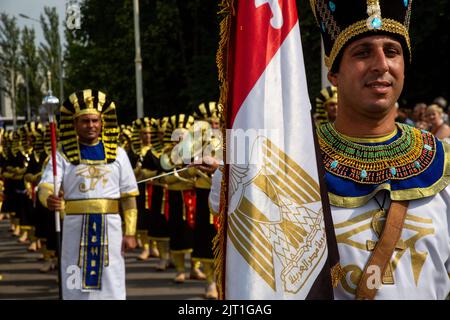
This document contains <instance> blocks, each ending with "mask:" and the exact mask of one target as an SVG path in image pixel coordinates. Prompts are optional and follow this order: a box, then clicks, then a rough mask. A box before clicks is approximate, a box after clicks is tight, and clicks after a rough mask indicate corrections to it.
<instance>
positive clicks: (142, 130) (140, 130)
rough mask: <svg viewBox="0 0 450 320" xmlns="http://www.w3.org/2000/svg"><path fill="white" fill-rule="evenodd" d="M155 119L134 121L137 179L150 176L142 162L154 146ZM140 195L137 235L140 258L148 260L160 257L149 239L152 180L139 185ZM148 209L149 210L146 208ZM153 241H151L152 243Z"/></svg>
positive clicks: (132, 145)
mask: <svg viewBox="0 0 450 320" xmlns="http://www.w3.org/2000/svg"><path fill="white" fill-rule="evenodd" d="M154 121H155V119H153V118H148V117H144V118H141V119H136V120H135V121H133V127H132V136H131V150H132V154H131V157H130V159H131V165H132V166H133V168H134V174H135V176H136V180H138V181H139V180H142V179H145V178H148V175H147V172H146V171H145V170H143V169H142V163H143V162H144V158H145V156H146V155H147V153H148V152H151V148H152V141H151V138H152V132H151V125H152V122H154ZM138 188H139V196H138V197H137V207H138V220H137V236H138V242H140V243H141V244H142V247H143V250H142V252H141V254H140V255H139V256H138V259H139V260H147V259H149V258H150V256H154V257H158V256H159V252H158V249H157V247H156V242H155V241H150V239H149V235H148V233H149V228H150V217H149V210H148V209H149V201H148V199H149V197H150V198H151V188H152V185H151V182H146V183H141V184H139V185H138ZM146 209H147V210H146ZM150 242H151V243H150Z"/></svg>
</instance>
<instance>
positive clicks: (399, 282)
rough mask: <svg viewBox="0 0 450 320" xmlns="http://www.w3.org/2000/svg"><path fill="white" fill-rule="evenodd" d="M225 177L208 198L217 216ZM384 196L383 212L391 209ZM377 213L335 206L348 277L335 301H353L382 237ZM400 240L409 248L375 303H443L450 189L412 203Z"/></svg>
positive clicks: (448, 276)
mask: <svg viewBox="0 0 450 320" xmlns="http://www.w3.org/2000/svg"><path fill="white" fill-rule="evenodd" d="M221 179H222V173H221V172H220V170H217V171H216V172H215V174H214V176H213V179H212V188H211V193H210V198H209V204H210V206H211V209H212V210H213V211H215V212H219V204H220V187H221ZM383 198H384V194H383V193H382V192H381V193H379V194H378V195H377V199H378V201H379V203H380V204H382V203H383ZM386 198H387V200H386V203H385V205H384V208H388V207H389V205H390V201H389V197H388V196H387V197H386ZM377 209H379V205H378V204H377V202H376V201H375V200H370V201H369V202H368V203H367V204H366V205H364V206H362V207H358V208H341V207H336V206H331V211H332V216H333V223H334V227H335V233H336V238H337V242H338V249H339V255H340V263H341V266H342V267H343V269H344V271H345V278H342V279H341V282H340V283H339V285H338V287H337V288H336V289H335V290H334V294H335V299H355V289H356V286H357V284H358V281H359V279H360V276H361V273H362V271H363V270H364V267H365V265H366V263H367V261H368V259H369V257H370V254H371V251H369V250H368V243H367V241H373V243H375V242H376V241H378V239H379V235H377V232H376V230H373V228H372V218H373V216H374V214H375V212H376V210H377ZM374 222H375V223H376V221H374ZM401 239H402V240H403V241H404V245H405V246H404V247H405V249H403V250H398V249H396V250H395V252H394V254H393V256H392V259H391V265H392V266H391V267H392V270H393V273H394V284H382V285H381V287H380V289H379V290H378V292H377V294H376V296H375V299H397V300H400V299H445V298H446V297H447V296H448V294H449V293H450V186H448V187H447V188H446V189H444V190H442V191H441V192H439V193H438V194H436V195H434V196H431V197H426V198H422V199H418V200H412V201H410V202H409V206H408V211H407V216H406V219H405V223H404V228H403V231H402V235H401ZM369 247H370V246H369ZM373 279H375V278H373ZM376 284H377V283H374V285H376Z"/></svg>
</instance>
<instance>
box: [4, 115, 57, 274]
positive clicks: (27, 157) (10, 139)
mask: <svg viewBox="0 0 450 320" xmlns="http://www.w3.org/2000/svg"><path fill="white" fill-rule="evenodd" d="M0 137H1V138H0V141H1V144H0V186H1V187H0V208H1V211H0V220H3V219H4V218H9V221H10V232H11V233H12V235H13V236H16V237H18V242H20V243H23V244H29V246H28V251H31V252H36V251H40V252H42V257H41V259H43V260H44V264H43V266H42V268H41V269H40V271H41V272H48V271H51V270H54V269H55V268H56V235H55V220H54V216H53V215H52V213H51V212H49V210H48V209H47V208H45V207H44V206H43V205H42V204H41V203H40V201H38V200H37V192H36V188H37V185H38V183H39V180H40V178H41V174H42V169H43V168H44V167H45V165H46V163H47V162H48V161H49V159H50V154H51V142H50V127H49V125H48V124H47V125H44V124H42V123H38V122H34V121H32V122H28V123H26V124H25V125H24V126H22V127H20V128H18V129H17V130H4V129H3V128H0Z"/></svg>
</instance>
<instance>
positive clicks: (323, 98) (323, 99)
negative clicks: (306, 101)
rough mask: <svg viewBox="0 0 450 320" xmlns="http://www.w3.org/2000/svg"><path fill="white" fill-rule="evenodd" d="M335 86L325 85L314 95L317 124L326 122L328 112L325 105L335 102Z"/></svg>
mask: <svg viewBox="0 0 450 320" xmlns="http://www.w3.org/2000/svg"><path fill="white" fill-rule="evenodd" d="M337 100H338V98H337V88H336V87H335V86H327V87H325V88H323V89H322V90H321V91H320V93H319V95H318V96H317V97H316V110H315V116H316V120H317V122H318V124H319V125H322V124H325V123H327V122H328V114H327V111H326V109H325V106H326V105H327V104H328V103H330V102H335V103H337V102H338V101H337Z"/></svg>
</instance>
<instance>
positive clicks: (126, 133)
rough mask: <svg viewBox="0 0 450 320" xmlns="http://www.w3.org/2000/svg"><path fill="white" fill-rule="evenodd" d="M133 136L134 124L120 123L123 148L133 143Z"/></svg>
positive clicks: (120, 139) (120, 137) (120, 138)
mask: <svg viewBox="0 0 450 320" xmlns="http://www.w3.org/2000/svg"><path fill="white" fill-rule="evenodd" d="M132 136H133V126H132V125H131V126H130V125H125V124H121V125H120V133H119V145H120V146H121V147H122V148H123V147H126V146H127V145H128V144H131V138H132Z"/></svg>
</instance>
